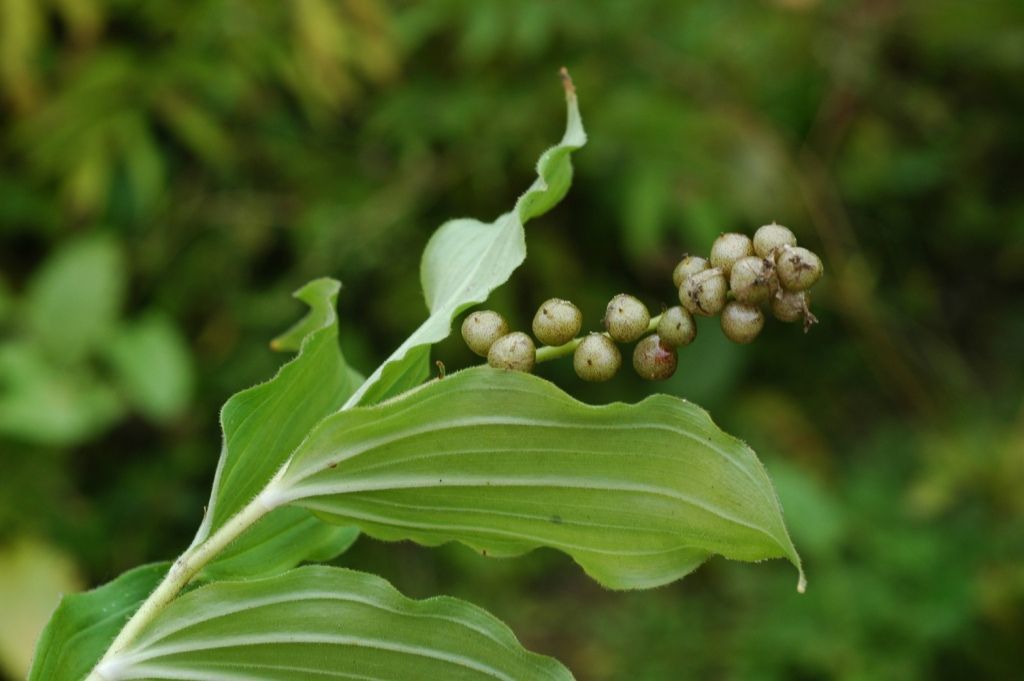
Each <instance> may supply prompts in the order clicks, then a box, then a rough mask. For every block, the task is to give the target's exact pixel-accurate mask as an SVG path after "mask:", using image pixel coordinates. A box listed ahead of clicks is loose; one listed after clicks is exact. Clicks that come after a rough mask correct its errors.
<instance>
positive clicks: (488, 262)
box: [346, 77, 587, 407]
mask: <svg viewBox="0 0 1024 681" xmlns="http://www.w3.org/2000/svg"><path fill="white" fill-rule="evenodd" d="M565 82H566V104H567V119H566V125H565V134H564V135H563V136H562V141H561V142H559V143H558V144H556V145H555V146H553V147H551V148H550V149H548V150H547V151H545V152H544V153H543V154H542V155H541V157H540V160H538V161H537V179H536V180H534V182H533V184H532V185H531V186H530V188H529V189H527V190H526V193H524V194H523V195H522V196H520V197H519V200H518V201H516V205H515V207H514V208H513V209H512V210H511V211H509V212H508V213H505V214H504V215H502V216H501V217H499V218H498V219H497V220H495V221H494V222H490V223H484V222H481V221H479V220H474V219H471V218H461V219H458V220H450V221H448V222H446V223H445V224H443V225H442V226H441V227H440V228H439V229H438V230H437V231H436V232H435V233H434V235H433V237H431V239H430V241H429V242H428V243H427V247H426V249H425V250H424V252H423V260H422V262H421V263H420V283H421V285H422V286H423V293H424V295H425V297H426V301H427V308H428V309H429V310H430V316H429V317H427V320H426V321H425V322H423V324H421V325H420V327H419V328H418V329H416V331H414V332H413V334H412V335H411V336H409V338H407V339H406V340H405V342H404V343H402V344H401V345H400V346H399V347H398V349H397V350H395V351H394V352H393V353H392V354H391V356H390V357H389V358H388V359H387V360H386V361H385V362H384V363H383V364H381V366H380V367H378V368H377V370H376V371H374V372H373V374H371V375H370V377H369V379H367V381H366V383H364V384H363V386H362V387H361V388H360V389H359V390H357V391H356V392H355V394H353V395H352V397H351V398H349V400H348V402H347V403H346V406H347V407H351V406H354V405H356V404H372V403H373V402H374V398H377V397H380V393H378V392H375V391H374V389H375V386H376V384H377V383H378V382H379V381H381V380H382V378H384V377H386V376H387V374H388V373H391V374H398V375H408V374H409V373H415V372H416V371H418V372H419V373H420V375H425V369H426V366H427V353H425V352H415V350H417V349H419V348H423V347H425V346H430V345H432V344H434V343H437V342H438V341H441V340H444V339H445V338H446V337H447V336H448V334H449V333H451V327H452V318H454V317H455V316H456V315H457V314H459V313H460V312H461V311H463V310H465V309H466V308H467V307H469V306H471V305H475V304H477V303H482V302H483V301H485V300H487V296H488V295H489V294H490V293H491V291H493V290H494V289H496V288H497V287H499V286H501V285H502V284H503V283H505V281H506V280H508V278H509V277H510V276H511V275H512V272H514V271H515V270H516V268H517V267H519V265H520V264H522V262H523V260H524V259H525V258H526V234H525V231H524V229H523V225H524V223H525V222H526V221H527V220H530V219H531V218H535V217H537V216H539V215H542V214H544V213H545V212H547V211H548V210H550V209H551V208H553V207H554V206H555V205H556V204H557V203H558V202H559V201H561V200H562V197H564V196H565V193H566V192H567V191H568V190H569V185H570V184H571V183H572V160H571V158H570V156H571V154H572V152H574V151H576V150H577V149H579V148H580V147H582V146H583V145H584V144H586V141H587V135H586V132H584V130H583V122H582V120H581V119H580V112H579V108H578V106H577V103H576V93H575V91H574V90H573V89H572V85H571V83H570V82H569V81H568V77H566V81H565ZM396 364H398V365H399V367H398V368H396V367H395V366H394V365H396ZM417 367H419V368H417Z"/></svg>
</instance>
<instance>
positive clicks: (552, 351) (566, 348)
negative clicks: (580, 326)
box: [537, 315, 661, 362]
mask: <svg viewBox="0 0 1024 681" xmlns="http://www.w3.org/2000/svg"><path fill="white" fill-rule="evenodd" d="M660 321H661V315H658V316H657V317H652V318H651V321H650V323H649V324H648V325H647V331H648V333H649V332H651V331H654V330H655V329H656V328H658V322H660ZM603 335H605V336H608V334H607V333H604V334H603ZM608 337H609V338H611V336H608ZM583 338H584V337H583V336H580V337H579V338H573V339H572V340H571V341H569V342H568V343H566V344H565V345H545V346H542V347H539V348H537V361H538V362H549V361H551V360H553V359H558V358H559V357H565V356H566V355H571V354H572V353H574V352H575V351H576V348H577V347H578V346H579V344H580V343H582V342H583Z"/></svg>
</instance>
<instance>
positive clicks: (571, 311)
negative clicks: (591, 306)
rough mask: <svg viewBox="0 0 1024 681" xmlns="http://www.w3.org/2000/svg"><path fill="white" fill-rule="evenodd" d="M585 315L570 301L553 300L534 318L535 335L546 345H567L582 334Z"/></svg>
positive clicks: (546, 303)
mask: <svg viewBox="0 0 1024 681" xmlns="http://www.w3.org/2000/svg"><path fill="white" fill-rule="evenodd" d="M581 326H583V313H582V312H580V309H579V308H578V307H576V306H575V305H573V304H572V303H570V302H569V301H568V300H561V299H560V298H551V299H550V300H547V301H545V302H544V303H543V304H542V305H541V306H540V308H538V309H537V314H535V315H534V316H533V335H534V336H535V337H536V338H537V340H539V341H540V342H541V343H544V344H545V345H565V344H566V343H568V342H569V341H571V340H572V339H573V338H575V337H576V334H578V333H579V332H580V327H581Z"/></svg>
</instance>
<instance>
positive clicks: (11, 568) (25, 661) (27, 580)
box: [0, 538, 82, 679]
mask: <svg viewBox="0 0 1024 681" xmlns="http://www.w3.org/2000/svg"><path fill="white" fill-rule="evenodd" d="M80 588H82V587H81V584H80V579H79V577H78V574H77V570H76V569H75V564H74V563H73V562H72V560H71V559H70V558H68V557H67V556H66V555H65V554H64V553H62V552H61V551H58V550H57V549H55V548H53V547H52V546H49V545H47V544H43V543H41V542H39V541H36V540H32V539H24V538H23V539H20V540H18V541H16V542H15V543H14V544H12V545H10V546H8V547H6V548H3V549H0V603H3V617H0V666H2V667H3V668H4V669H6V671H7V673H8V674H10V675H11V676H12V677H14V678H19V679H23V678H25V676H26V675H27V674H28V669H29V665H30V664H31V663H32V648H33V645H34V644H35V642H36V639H37V638H38V637H39V632H41V631H42V630H43V626H44V625H45V624H46V620H47V619H49V617H50V614H51V613H52V612H53V609H54V607H55V606H56V604H57V601H59V600H60V597H61V595H63V594H65V593H68V592H74V591H78V590H79V589H80Z"/></svg>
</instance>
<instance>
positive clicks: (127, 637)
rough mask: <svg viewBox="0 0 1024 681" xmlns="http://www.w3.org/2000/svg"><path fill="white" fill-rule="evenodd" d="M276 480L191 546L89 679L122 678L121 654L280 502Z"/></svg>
mask: <svg viewBox="0 0 1024 681" xmlns="http://www.w3.org/2000/svg"><path fill="white" fill-rule="evenodd" d="M276 481H277V476H274V478H272V479H271V481H270V482H269V483H267V486H266V487H265V488H264V489H263V491H262V492H260V493H259V494H258V495H256V497H255V498H254V499H253V500H252V501H250V502H249V504H248V505H246V506H245V507H244V508H242V510H240V511H239V512H238V513H236V514H235V515H233V516H232V517H231V518H230V519H229V520H228V521H227V522H226V523H224V525H222V526H221V527H220V529H218V530H217V531H216V532H214V533H213V534H212V535H210V536H209V537H207V538H206V539H205V540H204V541H202V542H200V543H199V544H196V545H194V546H191V547H189V548H188V549H187V550H186V551H185V552H184V553H182V554H181V555H180V556H179V557H178V559H177V560H175V561H174V563H173V564H172V565H171V568H170V569H169V570H168V571H167V574H166V575H165V576H164V578H163V580H162V581H161V582H160V584H159V585H157V587H156V589H154V590H153V592H152V593H151V594H150V595H149V597H148V598H146V600H145V601H143V603H142V605H141V606H139V609H138V610H136V611H135V614H134V615H132V616H131V618H130V619H129V620H128V622H127V623H126V624H125V626H124V628H123V629H121V631H120V633H119V634H118V635H117V638H115V639H114V641H113V643H111V644H110V647H109V648H107V652H106V653H104V654H103V657H102V658H101V659H100V661H99V662H98V663H97V664H96V667H95V668H94V669H93V670H92V672H91V673H90V674H89V676H88V677H86V681H113V680H114V679H118V678H120V674H119V671H120V670H119V664H118V662H117V659H116V658H117V655H118V654H119V653H120V652H122V651H123V650H124V649H125V648H126V647H128V645H130V644H131V643H132V642H133V641H134V640H135V639H136V638H137V637H138V635H139V634H140V633H141V632H142V630H143V629H144V628H145V627H146V625H147V624H149V623H150V622H152V621H153V619H154V618H155V617H156V616H157V615H158V614H159V613H160V611H161V610H163V609H164V608H165V607H166V606H167V604H168V603H170V602H171V601H172V600H174V597H175V596H177V595H178V593H180V592H181V590H182V589H184V588H185V587H186V586H187V585H188V583H189V582H190V581H192V578H193V577H195V576H196V575H197V574H198V573H199V571H200V570H202V569H203V567H205V566H206V565H207V564H208V563H209V562H210V561H211V560H213V559H214V558H215V557H217V555H218V554H219V553H220V552H221V551H223V550H224V549H225V548H227V546H228V545H229V544H230V543H231V542H233V541H234V540H235V539H238V537H239V536H240V535H241V534H242V533H243V532H245V531H246V530H247V529H249V528H250V527H252V526H253V525H255V524H256V522H257V521H258V520H260V519H261V518H262V517H263V516H265V515H266V514H267V513H269V512H270V511H271V510H273V509H274V508H275V507H276V506H277V505H278V504H279V497H277V496H276V495H275V494H274V493H273V489H274V483H275V482H276Z"/></svg>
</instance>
